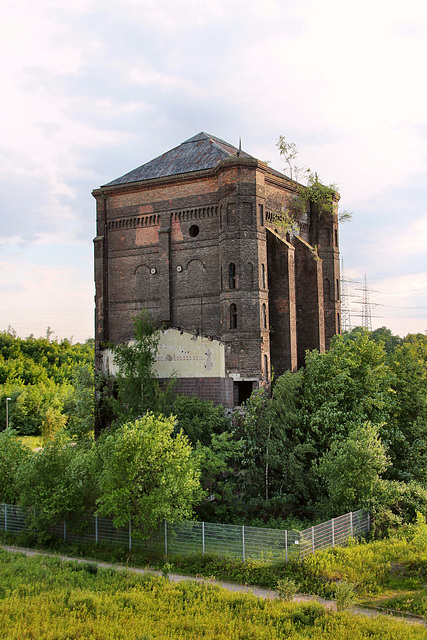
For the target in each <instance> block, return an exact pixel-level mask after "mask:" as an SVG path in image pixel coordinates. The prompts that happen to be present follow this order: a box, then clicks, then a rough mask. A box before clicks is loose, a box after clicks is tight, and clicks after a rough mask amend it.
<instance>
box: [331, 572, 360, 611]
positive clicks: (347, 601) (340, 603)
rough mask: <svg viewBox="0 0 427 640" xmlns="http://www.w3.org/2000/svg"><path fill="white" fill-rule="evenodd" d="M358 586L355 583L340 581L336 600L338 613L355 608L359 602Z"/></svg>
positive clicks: (337, 585) (336, 590) (336, 587)
mask: <svg viewBox="0 0 427 640" xmlns="http://www.w3.org/2000/svg"><path fill="white" fill-rule="evenodd" d="M356 586H357V585H356V584H355V583H354V582H347V581H346V580H340V581H339V582H337V583H336V584H335V597H334V600H335V604H336V605H337V611H347V609H351V607H354V605H355V604H356V602H357V598H356V593H355V589H356Z"/></svg>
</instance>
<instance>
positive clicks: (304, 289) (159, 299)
mask: <svg viewBox="0 0 427 640" xmlns="http://www.w3.org/2000/svg"><path fill="white" fill-rule="evenodd" d="M295 189H296V186H295V183H293V182H292V181H291V180H289V179H288V178H287V177H286V176H284V175H283V174H281V173H279V172H277V171H275V170H273V169H271V168H269V167H268V166H267V165H266V164H265V163H263V162H260V161H259V160H257V159H255V158H253V157H251V156H249V155H248V154H246V153H244V152H239V150H238V149H236V148H235V147H233V146H232V145H229V144H228V143H225V142H223V141H221V140H219V139H218V138H215V137H213V136H209V135H207V134H204V133H201V134H198V135H197V136H194V138H191V139H190V140H187V141H186V142H185V143H183V144H182V145H180V146H179V147H176V148H175V149H173V150H172V151H169V152H167V153H165V154H163V156H160V157H159V158H156V159H155V160H153V161H151V162H149V163H147V164H146V165H143V166H142V167H139V168H138V169H136V170H135V171H132V172H130V173H129V174H127V175H126V176H123V177H122V178H118V179H117V180H114V181H113V182H111V183H109V184H107V185H105V186H103V187H100V188H99V189H95V190H94V192H93V195H94V197H95V199H96V201H97V236H96V238H95V241H94V243H95V283H96V315H95V340H96V354H97V367H98V368H101V367H102V362H105V359H103V358H102V354H103V352H104V349H105V345H106V343H107V342H108V341H111V342H119V341H124V340H129V339H131V338H132V321H131V318H132V317H133V316H135V315H136V314H138V312H139V311H140V310H141V309H142V308H144V307H145V308H147V309H148V310H149V311H150V313H151V314H152V315H153V316H154V317H155V318H156V319H157V320H158V322H159V323H161V324H162V325H163V326H166V327H175V328H177V329H179V330H180V331H181V332H185V333H189V334H193V335H194V336H204V337H209V338H211V339H215V340H218V341H220V342H221V344H223V345H224V352H225V371H224V376H223V377H221V376H220V377H217V378H212V377H206V378H204V377H203V376H200V372H197V375H196V373H194V375H193V376H191V375H190V376H189V375H188V371H187V372H186V373H185V375H183V376H182V377H181V379H180V386H181V389H182V391H183V392H185V393H195V394H197V395H199V396H201V397H206V398H209V399H211V400H213V401H214V402H222V403H223V404H225V405H226V406H233V404H240V403H241V401H242V400H243V399H244V398H245V397H247V395H248V394H249V393H250V392H251V390H252V389H253V388H256V387H258V386H260V385H268V384H269V383H270V380H271V367H273V368H274V372H275V375H279V374H281V373H283V372H284V371H285V370H292V371H295V370H296V368H297V367H299V366H301V365H302V364H303V362H304V354H305V350H306V349H313V348H315V349H318V350H320V351H323V350H324V349H325V347H326V348H327V347H328V345H329V342H330V339H331V337H332V336H333V335H334V334H335V333H337V332H339V330H340V329H339V315H340V301H339V291H338V285H337V283H338V282H339V253H338V241H337V238H338V234H337V224H338V223H337V216H336V214H334V215H333V216H331V217H330V219H327V220H322V221H319V220H317V219H316V220H314V216H313V215H312V214H311V212H310V211H307V212H306V213H305V214H304V215H303V216H301V219H300V220H299V221H298V222H299V231H298V235H296V234H292V233H291V234H289V233H286V232H285V231H283V230H281V229H280V228H277V227H278V225H277V224H276V223H275V220H276V215H277V212H280V211H284V210H285V209H286V203H287V201H289V199H290V198H292V197H293V196H294V195H295ZM170 335H171V339H172V335H173V334H172V333H171V334H170ZM160 375H161V373H160ZM178 375H179V371H178Z"/></svg>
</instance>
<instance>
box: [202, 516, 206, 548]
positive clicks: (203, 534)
mask: <svg viewBox="0 0 427 640" xmlns="http://www.w3.org/2000/svg"><path fill="white" fill-rule="evenodd" d="M202 553H203V555H205V523H204V522H202Z"/></svg>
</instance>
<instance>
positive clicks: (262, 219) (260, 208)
mask: <svg viewBox="0 0 427 640" xmlns="http://www.w3.org/2000/svg"><path fill="white" fill-rule="evenodd" d="M259 223H260V225H261V227H263V226H264V205H263V204H260V205H259Z"/></svg>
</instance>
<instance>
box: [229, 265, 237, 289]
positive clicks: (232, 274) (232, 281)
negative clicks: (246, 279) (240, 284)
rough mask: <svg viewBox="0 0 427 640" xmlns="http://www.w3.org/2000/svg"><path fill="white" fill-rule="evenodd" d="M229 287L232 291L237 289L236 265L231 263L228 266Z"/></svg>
mask: <svg viewBox="0 0 427 640" xmlns="http://www.w3.org/2000/svg"><path fill="white" fill-rule="evenodd" d="M228 286H229V288H230V289H235V288H236V265H235V264H234V262H230V264H229V265H228Z"/></svg>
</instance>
